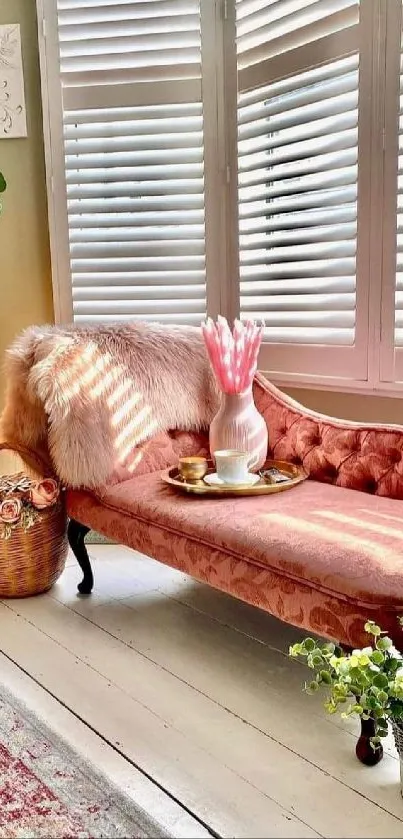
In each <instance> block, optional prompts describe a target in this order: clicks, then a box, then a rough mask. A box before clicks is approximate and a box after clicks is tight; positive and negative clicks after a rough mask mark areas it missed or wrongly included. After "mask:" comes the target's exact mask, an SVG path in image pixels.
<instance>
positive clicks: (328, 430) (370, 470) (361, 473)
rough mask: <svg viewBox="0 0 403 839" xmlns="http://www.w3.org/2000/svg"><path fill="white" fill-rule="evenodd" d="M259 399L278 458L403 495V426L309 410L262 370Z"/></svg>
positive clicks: (339, 481) (320, 476)
mask: <svg viewBox="0 0 403 839" xmlns="http://www.w3.org/2000/svg"><path fill="white" fill-rule="evenodd" d="M255 402H256V404H257V407H258V408H259V411H260V412H261V414H263V416H264V417H265V419H266V421H267V424H268V428H269V446H270V450H271V453H272V456H273V457H274V458H276V459H278V460H288V461H291V462H293V463H300V464H303V467H304V469H305V472H306V473H307V474H308V475H309V476H310V478H312V479H313V480H315V481H321V482H322V483H329V484H336V486H340V487H348V488H349V489H357V490H360V492H369V493H371V494H372V495H382V496H385V497H387V498H400V499H403V426H393V425H386V426H381V425H379V426H374V425H360V424H359V423H354V422H346V421H344V420H337V419H332V418H330V417H326V416H324V415H323V414H318V413H315V412H314V411H308V410H307V409H306V408H304V407H303V406H302V405H299V404H298V403H297V402H294V400H293V399H290V398H289V397H287V396H285V394H284V393H281V391H279V390H277V388H275V387H274V386H273V385H272V384H270V383H269V382H268V381H267V380H266V379H265V378H264V377H263V376H261V375H258V376H257V377H256V383H255ZM402 418H403V411H402Z"/></svg>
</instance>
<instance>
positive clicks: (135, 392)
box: [1, 322, 218, 487]
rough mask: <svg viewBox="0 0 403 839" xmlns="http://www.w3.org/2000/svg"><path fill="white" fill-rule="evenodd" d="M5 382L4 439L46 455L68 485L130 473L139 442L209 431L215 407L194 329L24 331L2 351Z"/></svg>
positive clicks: (48, 328)
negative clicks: (181, 432) (167, 434)
mask: <svg viewBox="0 0 403 839" xmlns="http://www.w3.org/2000/svg"><path fill="white" fill-rule="evenodd" d="M6 381H7V394H6V406H5V410H4V412H3V415H2V417H1V427H2V433H3V435H4V437H5V439H6V440H7V442H9V443H14V444H17V445H20V446H23V447H24V448H27V449H31V450H34V451H37V452H40V453H42V455H43V454H45V455H47V456H48V459H49V456H50V459H51V461H52V463H53V467H54V469H55V471H56V473H57V475H58V476H59V478H60V479H61V480H62V481H63V482H64V483H65V484H66V485H68V486H71V487H79V486H86V487H97V486H100V485H102V484H105V483H106V482H107V480H108V478H110V477H111V476H112V475H113V473H114V472H116V471H120V472H121V471H122V469H121V467H122V466H123V467H125V470H126V471H128V472H129V473H130V472H133V471H134V469H135V467H136V462H137V461H136V447H137V446H139V444H141V443H143V442H144V441H145V440H147V439H149V438H150V437H152V436H154V435H156V434H157V433H158V432H161V431H167V430H170V429H172V430H173V429H183V430H195V431H196V430H199V429H201V428H204V427H207V426H208V425H209V424H210V422H211V420H212V418H213V416H214V414H215V412H216V410H217V408H218V391H217V388H216V384H215V380H214V376H213V373H212V371H211V368H210V364H209V361H208V358H207V353H206V351H205V347H204V343H203V338H202V334H201V330H200V329H198V328H196V327H166V326H162V325H160V324H152V325H151V324H143V323H142V324H140V323H137V322H136V323H132V324H128V325H125V324H119V325H116V326H114V327H111V326H103V325H99V326H98V325H97V326H94V327H76V326H71V327H66V328H62V327H52V326H45V327H43V328H41V327H31V328H30V329H28V330H26V331H25V332H24V333H23V334H22V335H21V336H19V337H18V338H17V339H16V340H15V341H14V343H13V344H12V345H11V347H10V348H9V350H8V352H7V355H6Z"/></svg>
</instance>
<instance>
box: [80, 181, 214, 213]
mask: <svg viewBox="0 0 403 839" xmlns="http://www.w3.org/2000/svg"><path fill="white" fill-rule="evenodd" d="M202 191H203V179H202V178H194V179H193V180H185V179H183V180H181V181H180V183H179V182H178V181H177V180H173V181H171V180H169V181H168V180H167V181H140V182H139V183H138V184H133V183H132V182H130V180H129V182H127V181H125V180H122V181H120V182H119V181H117V182H113V183H104V182H102V181H101V182H98V183H78V184H71V185H70V186H69V185H68V187H67V195H68V197H69V198H98V197H99V198H108V199H109V198H114V197H115V198H120V197H122V198H125V197H126V196H129V195H130V196H131V197H133V198H136V197H139V196H143V197H145V196H149V195H150V196H166V195H173V196H175V195H178V193H180V194H182V195H192V194H199V195H200V193H202ZM143 206H144V209H148V207H147V201H146V200H144V204H143ZM105 209H107V208H105Z"/></svg>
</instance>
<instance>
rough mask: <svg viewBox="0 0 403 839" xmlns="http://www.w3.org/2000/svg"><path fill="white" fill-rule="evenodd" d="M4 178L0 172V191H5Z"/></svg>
mask: <svg viewBox="0 0 403 839" xmlns="http://www.w3.org/2000/svg"><path fill="white" fill-rule="evenodd" d="M6 186H7V184H6V180H5V177H4V175H3V173H2V172H0V192H5V189H6Z"/></svg>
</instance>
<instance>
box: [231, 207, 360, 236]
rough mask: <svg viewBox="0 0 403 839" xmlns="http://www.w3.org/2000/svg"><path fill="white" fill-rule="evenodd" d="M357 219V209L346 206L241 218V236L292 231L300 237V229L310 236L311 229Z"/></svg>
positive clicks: (285, 233)
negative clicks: (264, 232)
mask: <svg viewBox="0 0 403 839" xmlns="http://www.w3.org/2000/svg"><path fill="white" fill-rule="evenodd" d="M356 218H357V209H356V207H355V206H354V204H352V205H348V204H347V205H345V206H344V207H336V209H332V208H331V209H328V210H324V209H323V210H321V211H320V212H318V211H316V210H306V211H305V212H303V213H297V212H290V213H279V214H278V215H275V214H274V215H269V216H267V217H264V218H253V217H252V218H241V219H240V223H239V228H240V233H241V234H244V235H246V234H248V233H250V234H253V233H255V234H256V233H262V232H263V231H267V232H268V233H271V232H274V231H283V232H284V235H287V231H289V230H291V231H292V235H298V233H299V232H300V231H299V228H302V229H301V233H302V231H303V229H305V231H306V233H307V234H308V231H309V228H310V227H317V228H319V229H320V227H326V226H328V227H333V226H335V225H337V224H346V223H348V222H351V221H355V220H356Z"/></svg>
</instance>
